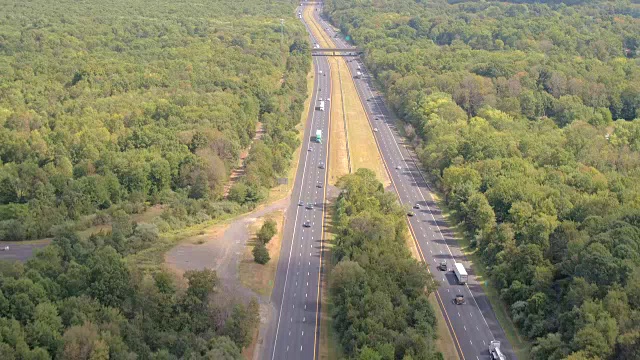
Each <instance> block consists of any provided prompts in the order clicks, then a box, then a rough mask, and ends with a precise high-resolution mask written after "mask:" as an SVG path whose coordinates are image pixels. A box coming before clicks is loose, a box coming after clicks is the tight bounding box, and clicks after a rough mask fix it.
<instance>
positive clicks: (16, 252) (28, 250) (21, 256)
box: [0, 242, 49, 262]
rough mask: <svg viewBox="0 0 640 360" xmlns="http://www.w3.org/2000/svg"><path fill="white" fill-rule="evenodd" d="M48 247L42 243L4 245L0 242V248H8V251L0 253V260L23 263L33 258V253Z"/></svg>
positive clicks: (46, 243) (45, 243)
mask: <svg viewBox="0 0 640 360" xmlns="http://www.w3.org/2000/svg"><path fill="white" fill-rule="evenodd" d="M47 245H49V243H48V242H43V243H36V244H34V243H19V242H12V243H5V242H0V247H1V248H2V249H4V247H5V246H9V250H2V251H0V260H17V261H20V262H25V261H27V260H29V259H30V258H31V257H32V256H33V252H34V251H35V250H37V249H41V248H43V247H45V246H47Z"/></svg>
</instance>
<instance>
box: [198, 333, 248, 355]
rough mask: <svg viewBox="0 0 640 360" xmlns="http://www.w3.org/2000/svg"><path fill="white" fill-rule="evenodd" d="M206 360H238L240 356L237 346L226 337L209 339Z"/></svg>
mask: <svg viewBox="0 0 640 360" xmlns="http://www.w3.org/2000/svg"><path fill="white" fill-rule="evenodd" d="M205 359H207V360H240V359H242V354H241V353H240V350H239V349H238V346H237V345H236V344H235V343H234V342H233V341H232V340H231V339H230V338H229V337H227V336H220V337H216V338H213V339H211V341H210V342H209V351H207V354H206V355H205Z"/></svg>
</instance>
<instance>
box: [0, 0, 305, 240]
mask: <svg viewBox="0 0 640 360" xmlns="http://www.w3.org/2000/svg"><path fill="white" fill-rule="evenodd" d="M0 13H1V14H2V30H0V239H3V240H23V239H33V238H40V237H46V236H50V235H52V234H53V233H54V232H55V231H54V228H55V227H56V226H58V225H61V224H65V223H73V224H76V226H82V224H84V223H86V222H84V223H83V221H79V220H83V219H85V218H86V217H87V216H88V215H91V214H94V213H96V212H102V213H104V214H105V216H102V218H101V219H105V218H107V219H108V216H110V215H112V214H113V212H115V211H118V210H124V211H126V212H127V213H135V212H141V211H143V210H144V209H145V207H146V204H166V205H168V208H169V210H168V211H167V213H166V214H165V215H164V218H163V219H162V220H158V226H159V227H160V229H161V230H166V229H171V228H178V227H181V226H184V225H189V224H192V223H197V222H201V221H204V220H207V219H210V218H215V217H217V216H219V215H220V214H222V213H227V212H236V211H238V210H240V209H243V208H248V207H252V206H254V205H255V203H257V202H259V201H261V200H262V199H264V198H265V195H266V193H267V189H268V188H270V187H272V186H273V185H274V184H275V180H276V178H277V177H278V176H282V175H283V174H284V173H285V172H286V170H287V169H288V167H289V165H290V161H291V158H292V153H293V151H294V149H295V148H296V147H297V146H298V145H299V140H298V131H297V130H296V129H295V125H296V124H298V123H299V121H300V114H301V112H302V108H303V103H304V99H305V96H306V74H307V72H308V70H309V67H310V57H309V56H308V44H307V41H306V33H305V31H304V28H303V26H302V25H301V24H300V23H299V22H298V21H297V19H295V18H294V17H293V11H292V5H291V3H290V2H288V1H284V0H276V1H271V2H268V3H264V2H261V1H255V0H251V1H243V2H234V1H229V0H205V1H204V2H200V3H197V4H196V3H188V4H187V3H184V4H183V3H180V4H177V3H175V2H171V1H166V0H161V1H159V2H154V3H153V6H150V5H149V3H148V2H144V1H122V0H108V1H86V2H80V3H78V2H76V1H70V0H62V1H56V2H55V3H51V2H47V1H42V0H36V1H34V2H31V3H29V4H26V3H23V2H19V1H8V2H4V3H2V4H0ZM280 18H286V19H287V22H286V24H285V32H286V36H285V39H286V40H287V41H286V43H284V44H283V46H282V47H281V46H280V41H281V33H280V31H281V29H280V21H279V19H280ZM258 121H260V122H262V123H263V124H264V129H265V131H266V135H265V136H264V137H263V139H262V140H261V141H258V142H257V143H256V144H254V146H253V147H252V149H251V153H250V154H249V158H248V159H247V161H246V177H245V178H244V180H242V181H241V182H240V183H238V184H237V185H236V186H234V188H233V189H232V191H231V194H230V196H229V200H230V201H231V203H229V202H226V201H224V199H222V194H223V189H224V185H225V184H226V183H227V181H228V177H229V174H230V171H231V169H232V168H233V167H234V166H236V165H237V163H238V159H239V155H240V152H241V150H242V149H243V148H246V147H247V146H248V145H249V144H250V142H251V139H252V138H253V136H254V135H255V131H256V124H257V122H258ZM98 221H99V220H98ZM79 224H81V225H79ZM86 225H91V224H89V223H87V224H86Z"/></svg>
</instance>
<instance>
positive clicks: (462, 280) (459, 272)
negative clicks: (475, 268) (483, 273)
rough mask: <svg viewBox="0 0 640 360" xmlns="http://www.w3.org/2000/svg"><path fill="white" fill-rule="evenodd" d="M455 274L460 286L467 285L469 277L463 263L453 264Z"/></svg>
mask: <svg viewBox="0 0 640 360" xmlns="http://www.w3.org/2000/svg"><path fill="white" fill-rule="evenodd" d="M453 272H454V273H455V274H456V278H457V279H458V284H460V285H464V284H466V283H467V279H468V275H467V270H465V268H464V265H462V264H461V263H454V264H453Z"/></svg>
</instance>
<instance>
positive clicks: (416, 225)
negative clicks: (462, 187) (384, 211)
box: [314, 12, 516, 359]
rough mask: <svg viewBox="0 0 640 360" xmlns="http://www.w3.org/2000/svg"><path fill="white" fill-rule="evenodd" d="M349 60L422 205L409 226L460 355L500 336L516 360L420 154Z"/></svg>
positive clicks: (373, 121)
mask: <svg viewBox="0 0 640 360" xmlns="http://www.w3.org/2000/svg"><path fill="white" fill-rule="evenodd" d="M314 14H316V12H314ZM316 16H317V15H316ZM317 20H318V21H319V22H320V24H321V25H322V28H323V29H325V31H326V32H327V33H329V36H330V37H331V38H333V39H334V42H336V47H340V48H343V47H350V45H349V44H348V43H347V42H346V41H344V40H343V39H342V38H341V37H337V38H336V37H335V35H336V34H335V33H334V32H333V30H332V27H331V26H329V25H328V23H327V22H326V21H324V20H323V19H320V18H319V17H318V18H317ZM327 29H328V30H327ZM348 65H349V70H350V71H351V74H352V75H355V74H356V71H360V72H362V74H363V76H362V79H354V81H355V83H356V89H357V91H358V95H359V96H360V99H361V101H362V102H363V104H364V105H365V106H364V107H365V110H366V112H367V117H368V118H369V124H370V126H371V127H372V128H373V129H374V135H375V138H376V143H377V145H378V148H379V150H380V152H381V153H382V157H383V160H384V162H385V166H386V168H387V171H388V172H389V176H390V178H391V179H392V183H393V187H394V190H395V191H396V193H397V194H398V197H399V199H400V202H401V203H402V204H407V205H408V206H410V207H412V208H413V207H414V206H416V205H417V206H419V209H415V208H414V209H413V210H412V211H413V212H414V213H415V215H414V216H411V217H408V221H409V224H410V229H411V232H412V235H413V237H414V239H415V240H416V242H417V245H418V250H419V252H420V255H421V257H422V260H423V261H424V262H425V263H426V264H427V266H428V267H429V271H430V272H431V273H432V274H433V275H434V277H435V279H436V280H438V281H439V282H440V284H441V286H440V287H439V288H438V290H437V294H436V297H437V299H438V303H439V305H440V309H441V311H442V312H443V314H444V317H445V319H446V320H447V326H448V328H449V330H450V331H451V334H452V336H453V338H454V343H455V344H456V348H457V350H458V354H459V355H460V357H461V358H462V359H490V358H491V357H490V355H489V351H488V347H489V343H490V341H492V340H499V341H500V342H501V350H502V352H503V353H504V354H505V355H506V356H507V358H508V359H515V358H516V357H515V354H514V353H513V349H512V348H511V346H510V344H509V343H508V341H507V339H506V336H505V334H504V330H503V329H502V327H501V326H500V324H499V323H498V321H497V319H496V316H495V313H494V311H493V309H492V308H491V305H490V304H489V301H488V299H487V297H486V295H485V294H484V292H483V289H482V287H481V285H480V284H479V283H478V282H477V281H475V277H474V276H473V267H472V264H471V263H470V262H469V261H467V259H466V258H465V257H464V256H463V254H462V252H461V250H460V248H459V247H458V245H457V243H456V241H455V239H454V234H453V233H451V232H450V231H449V230H448V228H447V224H446V222H445V220H444V218H443V217H442V214H441V211H440V209H438V207H437V205H436V203H435V202H434V199H433V197H432V195H431V192H430V188H429V185H428V183H427V181H426V179H425V177H424V176H423V174H422V172H421V171H420V169H419V167H418V166H417V160H416V156H415V153H413V151H412V150H411V149H410V148H409V147H405V146H404V145H403V144H404V140H405V139H404V138H403V137H402V136H401V135H400V134H399V133H398V131H397V129H396V128H395V124H396V123H397V121H396V118H394V117H393V115H392V114H391V112H390V111H389V110H388V108H387V107H386V105H385V104H384V101H383V98H382V96H381V94H379V93H377V92H376V91H375V89H374V85H373V82H372V78H371V77H370V76H369V74H368V73H367V71H366V69H365V68H364V64H363V63H362V62H361V61H359V59H357V60H351V61H349V62H348ZM442 260H445V261H446V262H447V265H448V270H447V271H441V270H439V269H438V268H437V266H438V264H439V263H440V261H442ZM454 262H459V263H462V264H464V266H465V268H466V269H467V272H468V273H469V281H468V284H467V285H459V284H458V282H457V279H456V276H455V274H454V273H453V272H452V268H453V266H454V265H453V264H454ZM457 294H462V295H464V297H465V299H466V303H465V304H463V305H456V304H454V302H453V299H454V297H455V296H456V295H457Z"/></svg>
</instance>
